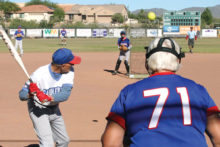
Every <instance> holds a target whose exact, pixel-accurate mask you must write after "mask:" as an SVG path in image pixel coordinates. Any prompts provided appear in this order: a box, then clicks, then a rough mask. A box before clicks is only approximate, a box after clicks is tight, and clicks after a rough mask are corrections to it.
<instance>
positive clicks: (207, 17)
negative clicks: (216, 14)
mask: <svg viewBox="0 0 220 147" xmlns="http://www.w3.org/2000/svg"><path fill="white" fill-rule="evenodd" d="M201 18H202V21H203V22H205V24H207V25H210V24H212V22H213V16H212V12H211V11H210V10H209V9H208V8H206V9H205V10H204V11H203V13H202V15H201Z"/></svg>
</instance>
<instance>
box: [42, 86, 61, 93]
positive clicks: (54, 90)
mask: <svg viewBox="0 0 220 147" xmlns="http://www.w3.org/2000/svg"><path fill="white" fill-rule="evenodd" d="M60 90H61V87H59V86H58V87H52V88H49V89H44V90H43V91H44V93H45V94H47V95H53V94H56V93H58V92H60Z"/></svg>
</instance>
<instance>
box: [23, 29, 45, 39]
mask: <svg viewBox="0 0 220 147" xmlns="http://www.w3.org/2000/svg"><path fill="white" fill-rule="evenodd" d="M26 31H27V35H26V36H27V37H42V29H27V30H26Z"/></svg>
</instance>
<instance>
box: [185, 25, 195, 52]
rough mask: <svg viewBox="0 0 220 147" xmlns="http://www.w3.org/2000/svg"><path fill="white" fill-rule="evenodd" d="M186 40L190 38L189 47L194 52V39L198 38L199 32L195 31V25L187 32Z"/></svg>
mask: <svg viewBox="0 0 220 147" xmlns="http://www.w3.org/2000/svg"><path fill="white" fill-rule="evenodd" d="M186 40H188V47H189V52H190V53H193V51H192V50H193V48H194V44H195V43H194V42H195V41H194V40H197V33H196V32H195V31H193V27H190V31H189V32H187V35H186Z"/></svg>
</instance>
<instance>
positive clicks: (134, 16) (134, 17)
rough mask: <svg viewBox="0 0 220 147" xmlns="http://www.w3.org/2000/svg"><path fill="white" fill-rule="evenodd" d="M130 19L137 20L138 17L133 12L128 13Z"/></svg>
mask: <svg viewBox="0 0 220 147" xmlns="http://www.w3.org/2000/svg"><path fill="white" fill-rule="evenodd" d="M128 18H132V19H137V15H136V14H134V13H132V12H131V11H128Z"/></svg>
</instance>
